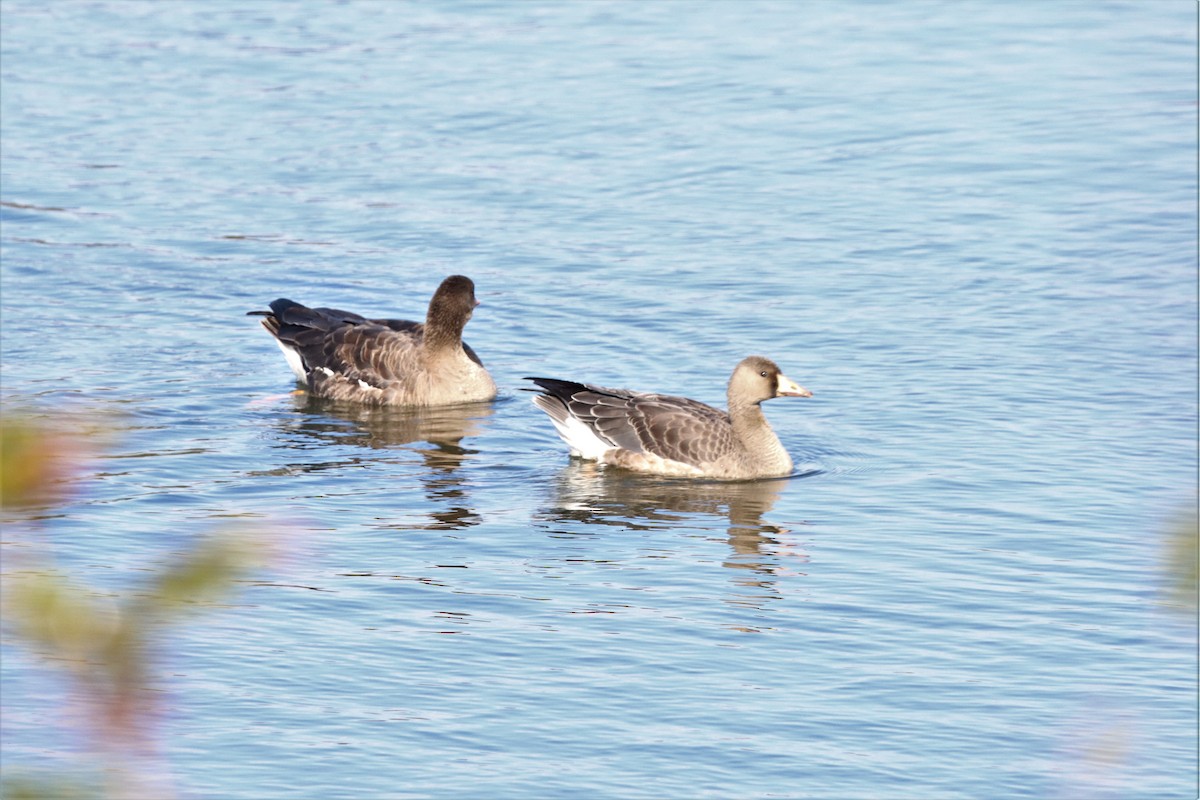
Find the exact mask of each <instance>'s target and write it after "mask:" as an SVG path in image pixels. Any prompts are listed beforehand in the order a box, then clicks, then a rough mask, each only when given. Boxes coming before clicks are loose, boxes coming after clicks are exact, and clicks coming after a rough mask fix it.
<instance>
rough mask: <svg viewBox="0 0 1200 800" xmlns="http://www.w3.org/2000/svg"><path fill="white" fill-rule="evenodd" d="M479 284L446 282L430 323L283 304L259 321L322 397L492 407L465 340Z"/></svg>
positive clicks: (488, 385) (479, 365)
mask: <svg viewBox="0 0 1200 800" xmlns="http://www.w3.org/2000/svg"><path fill="white" fill-rule="evenodd" d="M478 305H479V303H478V302H477V301H476V300H475V284H474V283H473V282H472V281H471V279H470V278H467V277H464V276H462V275H451V276H450V277H448V278H446V279H445V280H444V281H442V284H441V286H439V287H438V288H437V291H436V292H434V293H433V298H432V299H431V300H430V301H429V311H428V313H427V314H426V315H425V322H424V323H420V322H410V321H409V320H400V319H366V318H364V317H361V316H359V315H358V314H354V313H351V312H349V311H340V310H338V309H336V308H309V307H307V306H303V305H301V304H300V303H296V302H293V301H291V300H287V299H285V298H282V297H281V298H279V299H278V300H276V301H274V302H273V303H271V305H270V308H271V310H270V311H251V312H249V313H248V316H261V317H264V319H263V320H262V326H263V327H264V328H266V329H267V332H268V333H270V334H271V335H272V336H273V337H275V341H276V343H277V344H278V345H279V348H280V349H281V350H283V355H284V358H286V359H287V362H288V365H289V366H291V368H292V371H293V372H294V373H296V378H297V379H298V380H299V381H301V382H302V383H304V384H306V385H307V386H308V390H309V391H310V392H311V393H312V394H313V395H315V396H317V397H324V398H328V399H330V400H345V401H350V402H355V403H366V404H370V405H379V406H384V405H386V406H444V405H454V404H458V403H473V402H480V401H486V400H491V399H493V398H495V396H496V384H495V382H494V381H493V380H492V376H491V375H489V374H488V371H487V370H486V369H485V368H484V366H483V362H482V361H480V360H479V356H477V355H475V351H474V350H472V349H471V348H470V346H469V345H467V343H466V342H464V341H463V340H462V332H463V327H464V326H466V324H467V320H469V319H470V318H471V314H472V313H473V312H474V310H475V307H476V306H478Z"/></svg>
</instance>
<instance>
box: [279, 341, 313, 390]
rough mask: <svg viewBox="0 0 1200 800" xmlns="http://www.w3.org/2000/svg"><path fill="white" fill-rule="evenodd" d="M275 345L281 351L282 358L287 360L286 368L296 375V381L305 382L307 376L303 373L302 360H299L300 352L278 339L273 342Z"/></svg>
mask: <svg viewBox="0 0 1200 800" xmlns="http://www.w3.org/2000/svg"><path fill="white" fill-rule="evenodd" d="M275 344H277V345H279V349H280V350H282V351H283V357H284V358H285V359H287V363H288V366H289V367H291V368H292V372H294V373H296V380H298V381H307V380H308V375H307V374H306V373H305V372H304V360H303V359H301V358H300V351H299V350H297V349H296V348H294V347H289V346H288V345H286V344H284V343H283V342H281V341H279V340H278V339H276V340H275Z"/></svg>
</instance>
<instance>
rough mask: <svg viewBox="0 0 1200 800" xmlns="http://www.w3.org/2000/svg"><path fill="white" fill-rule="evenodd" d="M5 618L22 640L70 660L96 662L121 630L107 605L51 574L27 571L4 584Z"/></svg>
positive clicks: (114, 613) (116, 617)
mask: <svg viewBox="0 0 1200 800" xmlns="http://www.w3.org/2000/svg"><path fill="white" fill-rule="evenodd" d="M7 584H8V586H7V592H6V596H5V600H6V602H5V607H4V615H5V616H6V617H8V618H10V619H11V620H12V621H13V622H14V623H15V624H16V626H17V628H18V630H19V631H20V633H21V634H22V635H24V636H25V637H26V638H28V639H31V640H33V641H36V642H39V643H40V644H42V645H44V646H46V647H48V648H50V649H51V650H52V651H53V652H54V654H55V655H57V656H60V657H63V658H69V659H86V658H95V657H96V655H97V654H98V653H103V652H104V651H107V650H108V649H109V648H110V647H111V645H112V642H113V639H114V638H115V637H116V636H117V635H118V631H119V629H120V627H121V620H120V615H119V614H118V612H117V609H116V608H115V607H112V606H108V607H105V606H104V605H103V604H102V603H101V602H100V601H99V600H97V599H96V598H94V597H91V596H89V595H88V594H87V593H85V592H83V591H81V590H80V589H78V588H76V587H74V586H72V585H71V584H70V583H68V582H67V580H66V579H65V578H63V577H61V576H59V575H56V574H54V573H52V572H26V573H24V574H21V575H15V576H12V577H10V578H9V579H8V581H7Z"/></svg>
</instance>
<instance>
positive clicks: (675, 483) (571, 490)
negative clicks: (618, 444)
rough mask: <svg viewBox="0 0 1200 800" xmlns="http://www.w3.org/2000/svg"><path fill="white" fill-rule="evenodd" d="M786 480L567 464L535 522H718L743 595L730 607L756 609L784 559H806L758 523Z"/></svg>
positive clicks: (781, 534) (773, 595)
mask: <svg viewBox="0 0 1200 800" xmlns="http://www.w3.org/2000/svg"><path fill="white" fill-rule="evenodd" d="M788 480H789V479H787V478H783V479H776V480H762V481H741V482H728V481H682V480H671V479H656V478H650V477H647V476H643V475H632V474H630V473H624V472H620V471H617V470H606V469H604V468H602V467H599V466H597V465H596V464H595V463H593V462H585V461H574V462H572V463H571V464H570V465H568V466H567V467H566V468H564V469H563V471H562V472H561V473H559V476H558V480H557V482H556V487H555V488H556V493H555V497H554V501H553V505H551V506H550V507H548V508H545V509H543V510H542V514H541V515H542V517H543V518H544V519H546V520H548V521H553V522H567V521H573V522H583V523H586V524H588V525H609V526H619V527H621V528H624V529H629V530H651V529H659V528H662V527H664V526H665V525H668V524H670V525H676V526H680V525H682V526H688V525H695V524H696V522H697V521H696V520H695V519H693V518H694V517H695V516H696V515H708V516H715V517H724V518H725V522H726V524H727V527H726V536H727V537H728V542H729V546H730V548H731V549H732V551H733V552H732V553H731V554H730V556H729V557H728V558H726V559H725V561H724V562H723V564H724V566H726V567H729V568H730V569H733V570H739V571H742V572H741V574H740V575H739V576H738V577H736V578H735V579H734V582H735V583H736V584H737V585H738V586H740V587H742V588H743V589H745V590H747V591H746V593H740V596H739V598H738V602H743V603H746V604H749V605H753V606H756V607H757V606H758V605H759V604H760V603H761V601H762V600H764V599H777V598H778V597H780V596H781V595H780V594H779V593H778V591H777V590H776V588H775V584H776V578H777V577H779V576H780V575H782V574H785V571H786V572H787V574H795V570H794V569H791V568H790V567H788V566H785V564H786V562H785V560H784V559H786V558H788V557H793V558H799V559H801V560H806V559H807V556H806V555H805V554H803V553H798V552H796V551H794V549H787V548H786V547H785V546H784V545H783V544H782V542H781V539H783V538H785V535H786V534H787V533H789V530H788V529H787V528H784V527H782V526H779V525H775V524H773V523H771V522H768V521H766V520H765V519H764V517H765V516H766V515H767V514H768V513H769V512H770V511H771V509H772V508H774V507H775V503H776V501H778V499H779V496H780V494H781V493H782V492H783V488H784V487H785V486H786V485H787V482H788Z"/></svg>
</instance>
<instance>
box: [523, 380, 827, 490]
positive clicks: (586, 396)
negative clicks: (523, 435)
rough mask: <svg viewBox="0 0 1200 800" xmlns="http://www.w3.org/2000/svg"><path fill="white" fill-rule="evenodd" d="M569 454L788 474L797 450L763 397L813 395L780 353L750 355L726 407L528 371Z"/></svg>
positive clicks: (711, 471)
mask: <svg viewBox="0 0 1200 800" xmlns="http://www.w3.org/2000/svg"><path fill="white" fill-rule="evenodd" d="M525 380H528V381H533V382H534V383H535V384H537V386H538V387H539V388H538V389H530V390H529V391H533V392H538V393H537V394H535V395H534V397H533V404H534V405H535V406H537V407H538V408H540V409H541V410H542V411H544V412H546V414H547V415H548V416H549V417H550V421H551V422H552V423H554V427H555V428H556V429H557V430H558V435H559V436H561V437H562V439H563V441H564V442H566V443H567V446H568V447H569V448H570V449H571V455H574V456H579V457H582V458H585V459H589V460H594V461H598V462H600V463H601V464H611V465H613V466H617V467H624V468H625V469H630V470H635V471H638V472H648V473H652V474H655V475H673V476H686V477H694V478H719V479H725V480H747V479H752V478H769V477H777V476H781V475H787V474H788V473H790V472H791V471H792V458H791V456H789V455H788V453H787V450H785V449H784V448H783V445H782V444H781V443H780V441H779V437H778V436H776V435H775V431H773V430H771V426H770V424H769V423H768V422H767V418H766V417H765V416H763V412H762V408H761V406H760V405H759V404H760V403H762V401H764V400H770V399H771V398H773V397H812V392H810V391H809V390H808V389H805V388H804V387H803V386H799V385H797V384H796V383H795V382H793V381H792V380H791V379H789V378H788V377H787V376H785V375H784V374H783V372H782V371H780V369H779V367H778V366H776V364H775V362H774V361H771V360H770V359H769V358H764V357H763V356H749V357H748V358H745V359H743V360H742V361H741V362H740V363H739V364H738V365H737V366H736V367H735V368H734V370H733V375H732V376H731V377H730V378H729V389H728V398H729V411H728V413H726V412H724V411H722V410H720V409H718V408H713V407H712V406H709V405H705V404H704V403H701V402H699V401H696V400H689V399H688V398H686V397H675V396H672V395H665V394H652V393H648V392H634V391H630V390H628V389H606V388H604V387H603V386H595V385H593V384H590V383H578V382H576V381H565V380H559V379H557V378H525Z"/></svg>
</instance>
